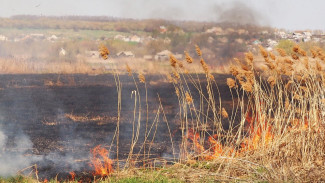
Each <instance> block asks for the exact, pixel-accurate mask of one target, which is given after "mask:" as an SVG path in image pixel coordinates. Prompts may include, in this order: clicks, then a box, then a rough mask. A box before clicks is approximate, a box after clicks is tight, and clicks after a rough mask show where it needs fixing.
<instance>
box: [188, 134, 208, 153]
mask: <svg viewBox="0 0 325 183" xmlns="http://www.w3.org/2000/svg"><path fill="white" fill-rule="evenodd" d="M188 139H190V140H191V141H192V142H193V145H194V150H195V151H196V152H197V153H199V154H200V153H202V152H204V147H203V146H202V145H201V144H200V134H199V133H197V132H194V130H193V129H190V130H189V131H188Z"/></svg>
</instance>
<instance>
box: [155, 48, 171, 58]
mask: <svg viewBox="0 0 325 183" xmlns="http://www.w3.org/2000/svg"><path fill="white" fill-rule="evenodd" d="M171 54H172V52H171V51H169V50H164V51H161V52H159V53H157V54H156V55H155V60H156V61H166V60H168V59H169V56H170V55H171Z"/></svg>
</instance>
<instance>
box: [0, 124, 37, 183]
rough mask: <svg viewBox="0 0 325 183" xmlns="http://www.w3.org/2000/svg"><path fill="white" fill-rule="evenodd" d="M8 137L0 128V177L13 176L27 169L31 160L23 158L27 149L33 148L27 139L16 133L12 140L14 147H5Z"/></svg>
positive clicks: (23, 135)
mask: <svg viewBox="0 0 325 183" xmlns="http://www.w3.org/2000/svg"><path fill="white" fill-rule="evenodd" d="M7 142H8V136H7V135H6V134H5V133H4V132H3V128H1V126H0V176H5V177H7V176H13V175H15V174H16V173H17V171H19V170H21V169H23V168H26V167H28V166H29V165H30V164H31V162H32V160H33V158H31V157H27V156H25V153H26V151H27V150H28V149H31V148H32V147H33V144H32V142H31V141H30V140H29V138H28V137H27V136H26V135H25V134H23V133H18V135H17V136H16V137H15V138H14V146H13V147H10V148H8V147H7Z"/></svg>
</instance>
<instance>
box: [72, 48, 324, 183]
mask: <svg viewBox="0 0 325 183" xmlns="http://www.w3.org/2000/svg"><path fill="white" fill-rule="evenodd" d="M196 52H197V54H198V56H199V59H198V60H193V59H192V58H191V61H187V62H183V63H185V64H183V65H180V64H179V62H181V61H179V60H176V59H175V57H173V56H171V57H170V62H168V61H166V62H167V64H168V65H170V66H169V71H168V75H167V79H168V80H169V81H170V82H171V83H172V84H173V86H174V87H175V91H173V92H172V91H171V94H175V95H176V96H177V98H178V106H177V107H176V108H178V109H179V111H178V113H177V114H178V115H179V116H177V118H178V117H179V118H178V119H179V123H180V128H181V134H182V142H181V144H180V145H179V146H175V144H174V141H173V135H172V133H171V130H170V129H169V124H168V120H167V118H166V116H165V111H164V106H163V105H162V104H161V101H160V98H159V96H158V99H159V101H160V103H159V105H158V106H156V107H157V116H159V115H162V116H163V119H164V122H165V123H166V125H167V127H168V133H169V136H170V141H171V144H172V145H171V147H170V148H171V149H172V152H173V154H172V155H171V156H172V157H173V158H172V159H173V162H174V165H173V166H166V165H164V168H162V169H165V170H164V172H165V174H164V175H166V176H167V177H172V178H177V179H179V180H182V181H188V182H200V181H208V180H206V179H205V178H207V177H211V179H210V180H220V181H249V182H258V181H267V182H291V181H293V182H319V181H324V180H325V168H324V167H325V153H324V152H325V124H324V121H325V104H324V101H325V91H324V87H325V86H324V85H325V78H324V77H325V73H324V71H323V68H324V67H323V65H324V60H325V57H324V55H325V54H324V52H323V51H322V50H320V49H318V48H315V49H313V50H312V51H311V52H310V53H311V55H310V56H309V54H308V53H309V52H306V51H304V50H302V49H301V48H299V47H297V46H295V47H294V50H293V52H294V53H295V56H292V55H290V56H288V55H287V54H286V53H285V52H284V51H283V50H278V52H279V53H269V52H267V51H266V50H265V49H264V48H263V47H260V52H261V54H260V55H252V54H251V53H247V54H246V57H245V60H244V61H240V60H238V59H236V60H235V63H236V64H235V65H232V66H231V67H230V72H231V73H232V75H233V78H228V79H227V81H225V83H227V85H228V86H229V92H230V94H231V95H232V97H233V99H232V106H233V108H232V109H231V111H229V110H228V111H227V110H226V108H225V103H224V102H223V101H222V93H220V91H219V88H218V84H217V83H216V81H215V80H214V78H213V77H211V73H212V71H211V69H210V67H209V65H207V64H206V63H205V61H204V54H203V53H202V52H201V50H200V48H199V47H198V46H196ZM187 60H190V59H189V58H188V59H187ZM195 64H197V65H200V68H201V72H200V73H205V75H206V78H205V79H206V81H205V82H202V81H200V80H199V78H198V76H197V75H196V76H197V78H196V76H195V75H193V74H186V72H184V71H185V70H187V69H188V67H189V66H190V65H195ZM123 65H124V64H123ZM138 65H140V64H138ZM197 69H198V68H196V70H197ZM124 70H125V67H124ZM135 71H136V69H134V68H133V65H132V64H130V63H129V64H128V66H127V72H128V73H129V75H130V77H131V78H132V79H133V81H134V84H135V88H136V89H135V90H134V91H133V92H132V102H134V116H133V121H132V127H133V130H132V138H131V139H130V141H131V146H130V152H129V158H128V159H127V160H126V161H125V163H124V167H123V168H121V169H120V170H119V168H120V166H119V164H118V163H119V162H120V161H119V159H118V158H117V159H116V160H114V161H115V162H117V165H116V167H117V171H116V172H115V173H114V175H117V176H118V177H123V176H124V177H128V176H133V174H132V173H130V172H137V171H135V170H137V168H136V166H135V164H134V162H137V161H143V162H144V163H143V167H144V168H147V169H148V170H149V169H150V168H152V166H151V164H150V163H148V162H149V159H148V157H149V155H150V149H151V148H152V146H151V145H150V142H154V140H155V137H156V134H157V133H166V132H165V131H164V132H160V131H159V129H157V126H158V122H159V120H158V117H156V118H155V119H154V121H152V122H151V123H148V103H147V100H148V99H147V96H146V97H145V99H143V98H141V97H140V96H141V95H140V91H141V90H142V89H144V91H145V92H146V93H147V87H146V83H147V81H146V80H145V75H144V74H143V73H145V72H139V73H140V74H139V75H138V76H139V80H136V79H135V76H134V74H133V72H135ZM125 72H126V71H125ZM114 76H115V82H116V86H117V89H118V100H119V101H121V92H122V91H121V83H120V81H119V77H118V75H117V74H116V75H114ZM190 84H191V85H193V86H194V87H195V89H196V90H197V92H198V93H199V94H200V96H199V97H198V98H193V96H192V92H194V91H191V90H190V87H189V85H190ZM141 86H142V87H141ZM142 100H145V101H144V103H146V107H147V110H146V111H145V110H143V106H141V101H142ZM120 111H121V106H120V103H119V105H118V117H117V118H118V120H117V121H118V122H119V119H120ZM145 114H146V117H144V118H143V116H142V115H145ZM66 117H67V118H69V119H71V120H73V121H86V120H88V121H89V120H97V118H94V119H92V118H89V117H87V116H75V115H72V114H66ZM143 122H145V123H146V125H145V128H146V130H145V134H144V136H145V138H144V140H143V141H141V139H139V133H140V128H141V126H144V125H141V123H143ZM224 123H226V124H227V126H229V128H228V129H225V128H224V126H223V124H224ZM118 137H119V123H118V125H117V128H116V133H115V135H114V137H113V139H112V142H111V143H112V144H114V143H116V148H117V149H116V152H117V154H118V150H119V145H118V144H119V140H118V139H119V138H118ZM149 137H150V138H151V139H149ZM141 143H143V144H142V145H141V148H140V151H139V152H134V147H135V145H136V144H141ZM176 152H177V153H176ZM140 153H141V155H140ZM142 153H143V154H142ZM142 155H143V156H142ZM141 157H143V158H141ZM153 168H154V169H155V170H157V171H158V172H159V171H160V170H162V169H156V167H153ZM166 169H167V170H166ZM137 173H139V172H137ZM108 179H110V178H108Z"/></svg>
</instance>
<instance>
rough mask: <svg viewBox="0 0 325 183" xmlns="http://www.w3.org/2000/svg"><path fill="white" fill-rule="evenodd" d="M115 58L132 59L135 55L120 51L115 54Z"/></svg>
mask: <svg viewBox="0 0 325 183" xmlns="http://www.w3.org/2000/svg"><path fill="white" fill-rule="evenodd" d="M116 56H117V57H120V58H123V57H129V58H134V57H135V55H134V54H133V53H132V52H131V51H121V52H118V53H117V54H116Z"/></svg>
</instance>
